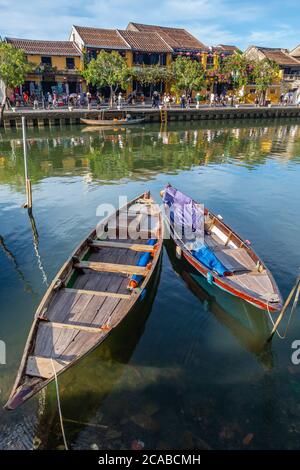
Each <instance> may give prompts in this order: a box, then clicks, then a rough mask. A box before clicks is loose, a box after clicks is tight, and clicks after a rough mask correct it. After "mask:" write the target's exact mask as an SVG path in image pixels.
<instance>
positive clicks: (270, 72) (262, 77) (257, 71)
mask: <svg viewBox="0 0 300 470" xmlns="http://www.w3.org/2000/svg"><path fill="white" fill-rule="evenodd" d="M278 77H279V66H278V65H277V64H276V62H274V61H272V60H269V59H263V60H260V61H257V62H255V64H254V69H253V80H254V83H255V85H256V90H257V91H258V93H259V103H260V104H264V103H265V101H266V93H267V90H268V88H269V87H270V86H271V85H272V84H273V83H274V82H275V81H276V80H277V79H278Z"/></svg>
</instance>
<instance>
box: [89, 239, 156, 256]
mask: <svg viewBox="0 0 300 470" xmlns="http://www.w3.org/2000/svg"><path fill="white" fill-rule="evenodd" d="M90 246H91V247H93V248H124V249H126V250H132V251H142V252H147V253H152V252H153V246H152V245H144V244H141V243H122V242H116V241H110V240H109V241H106V240H103V241H102V240H96V241H93V242H91V243H90Z"/></svg>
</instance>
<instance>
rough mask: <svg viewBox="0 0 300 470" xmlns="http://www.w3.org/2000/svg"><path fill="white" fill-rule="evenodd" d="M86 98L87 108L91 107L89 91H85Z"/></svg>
mask: <svg viewBox="0 0 300 470" xmlns="http://www.w3.org/2000/svg"><path fill="white" fill-rule="evenodd" d="M86 99H87V104H88V109H91V107H92V95H91V93H90V92H89V91H87V93H86Z"/></svg>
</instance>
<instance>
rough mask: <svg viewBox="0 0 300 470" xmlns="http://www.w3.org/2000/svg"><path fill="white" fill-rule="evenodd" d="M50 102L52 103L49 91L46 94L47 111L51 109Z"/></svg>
mask: <svg viewBox="0 0 300 470" xmlns="http://www.w3.org/2000/svg"><path fill="white" fill-rule="evenodd" d="M52 102H53V101H52V95H51V93H50V91H48V93H47V108H48V109H50V108H51V106H52Z"/></svg>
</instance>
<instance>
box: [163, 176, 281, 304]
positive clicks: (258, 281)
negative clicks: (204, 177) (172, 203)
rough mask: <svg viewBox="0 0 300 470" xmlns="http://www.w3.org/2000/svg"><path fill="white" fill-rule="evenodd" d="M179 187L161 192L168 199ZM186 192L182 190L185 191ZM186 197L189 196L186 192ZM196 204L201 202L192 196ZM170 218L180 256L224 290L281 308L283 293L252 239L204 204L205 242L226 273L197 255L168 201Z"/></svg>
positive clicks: (171, 233)
mask: <svg viewBox="0 0 300 470" xmlns="http://www.w3.org/2000/svg"><path fill="white" fill-rule="evenodd" d="M170 189H171V191H172V192H174V191H176V189H175V188H172V186H171V185H168V186H167V188H166V189H165V190H164V191H162V192H161V195H162V197H163V199H164V201H165V194H166V191H168V190H170ZM181 194H182V193H181ZM182 196H183V197H184V198H187V196H185V195H182ZM190 201H191V203H192V204H193V207H195V208H197V207H199V203H197V202H196V201H193V200H192V199H190ZM165 209H166V211H165V212H166V219H167V224H168V227H169V230H170V235H171V237H172V239H173V240H174V242H175V244H176V245H177V252H178V256H179V257H181V256H182V257H183V258H185V259H186V260H187V261H188V263H190V265H192V266H193V267H194V268H195V269H196V271H198V273H200V274H201V275H202V276H204V277H206V278H207V281H208V282H209V283H210V284H214V285H216V286H217V287H219V288H221V289H223V290H224V291H226V292H228V293H229V294H232V295H234V296H236V297H239V298H241V299H243V300H245V301H246V302H249V303H250V304H253V305H255V306H256V307H258V308H260V309H262V310H268V311H269V312H277V311H279V310H280V309H281V308H282V297H281V294H280V291H279V289H278V286H277V284H276V282H275V280H274V278H273V276H272V274H271V272H270V271H269V270H268V268H267V267H266V265H265V264H264V263H263V261H262V260H261V259H260V258H259V257H258V256H257V254H256V253H255V252H254V250H253V249H252V247H251V245H250V242H249V241H248V240H244V239H243V238H242V237H240V236H239V235H238V234H237V233H236V232H235V231H234V230H233V229H232V228H231V227H229V226H228V225H226V224H225V223H224V222H223V220H222V219H221V218H220V217H219V216H216V215H215V214H214V213H213V212H211V211H210V210H208V209H207V208H206V207H204V224H203V225H204V227H203V228H204V233H203V242H204V243H203V246H204V247H207V248H208V250H209V252H211V253H212V256H213V257H214V258H215V259H216V260H217V261H218V262H220V263H221V264H222V266H223V267H224V268H225V270H224V271H225V272H224V273H222V275H221V274H220V273H218V272H216V270H215V269H213V268H211V267H209V266H210V265H209V264H205V263H204V262H203V261H202V260H201V259H199V257H198V256H197V255H196V253H195V251H194V250H193V249H192V244H191V243H190V241H189V240H186V239H185V238H184V236H183V237H181V236H180V235H179V234H178V230H177V231H176V227H174V222H173V221H172V217H170V213H171V211H170V207H169V204H167V203H166V202H165Z"/></svg>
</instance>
